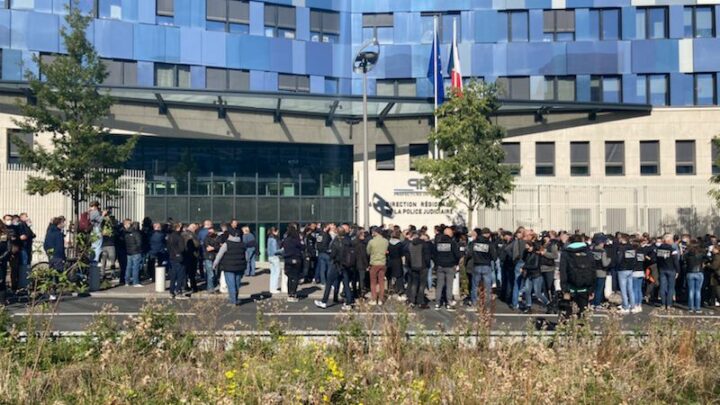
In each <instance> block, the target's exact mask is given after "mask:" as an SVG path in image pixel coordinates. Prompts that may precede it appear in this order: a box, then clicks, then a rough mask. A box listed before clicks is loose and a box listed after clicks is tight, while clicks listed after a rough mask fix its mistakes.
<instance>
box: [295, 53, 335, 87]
mask: <svg viewBox="0 0 720 405" xmlns="http://www.w3.org/2000/svg"><path fill="white" fill-rule="evenodd" d="M307 44H308V43H307V42H305V41H292V55H293V58H292V73H294V74H296V75H304V74H306V73H307V55H308V52H307ZM328 54H329V55H332V48H331V49H330V51H329V52H328ZM325 60H326V62H325V64H326V65H330V66H329V67H330V69H329V70H330V71H331V72H332V63H331V62H330V60H331V58H330V57H327V58H326V59H325ZM320 87H322V86H320ZM320 93H322V91H320Z"/></svg>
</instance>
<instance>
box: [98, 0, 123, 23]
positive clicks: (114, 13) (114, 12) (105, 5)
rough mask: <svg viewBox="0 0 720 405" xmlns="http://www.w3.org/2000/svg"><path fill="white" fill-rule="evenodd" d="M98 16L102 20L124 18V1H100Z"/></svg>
mask: <svg viewBox="0 0 720 405" xmlns="http://www.w3.org/2000/svg"><path fill="white" fill-rule="evenodd" d="M98 15H99V16H100V18H112V19H115V20H119V19H121V18H122V0H99V10H98Z"/></svg>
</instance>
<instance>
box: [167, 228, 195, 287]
mask: <svg viewBox="0 0 720 405" xmlns="http://www.w3.org/2000/svg"><path fill="white" fill-rule="evenodd" d="M172 229H173V231H172V232H171V233H170V234H169V235H168V237H167V252H168V261H169V263H170V272H169V275H170V296H171V297H172V298H175V296H176V295H177V294H182V293H183V290H184V289H185V283H186V277H187V276H186V274H185V260H184V258H185V251H186V250H187V243H186V242H185V238H183V236H182V233H181V231H182V223H180V222H178V223H175V224H173V227H172ZM186 297H190V293H189V292H188V293H187V294H186Z"/></svg>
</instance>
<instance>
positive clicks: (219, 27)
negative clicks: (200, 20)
mask: <svg viewBox="0 0 720 405" xmlns="http://www.w3.org/2000/svg"><path fill="white" fill-rule="evenodd" d="M205 29H207V30H208V31H220V32H225V23H224V22H220V21H205Z"/></svg>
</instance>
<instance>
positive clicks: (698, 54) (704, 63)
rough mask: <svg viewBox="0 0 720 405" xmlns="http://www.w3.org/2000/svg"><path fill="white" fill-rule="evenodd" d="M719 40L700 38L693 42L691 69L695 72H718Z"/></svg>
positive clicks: (719, 69)
mask: <svg viewBox="0 0 720 405" xmlns="http://www.w3.org/2000/svg"><path fill="white" fill-rule="evenodd" d="M718 49H720V39H718V38H702V39H696V40H694V41H693V67H694V68H695V71H696V72H718V71H720V52H718Z"/></svg>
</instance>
